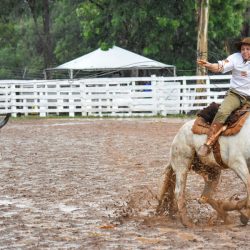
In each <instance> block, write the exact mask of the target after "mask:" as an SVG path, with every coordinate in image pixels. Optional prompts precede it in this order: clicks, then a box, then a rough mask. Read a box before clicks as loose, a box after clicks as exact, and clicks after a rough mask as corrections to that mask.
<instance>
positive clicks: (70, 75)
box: [69, 69, 73, 79]
mask: <svg viewBox="0 0 250 250" xmlns="http://www.w3.org/2000/svg"><path fill="white" fill-rule="evenodd" d="M69 78H70V79H73V69H70V70H69Z"/></svg>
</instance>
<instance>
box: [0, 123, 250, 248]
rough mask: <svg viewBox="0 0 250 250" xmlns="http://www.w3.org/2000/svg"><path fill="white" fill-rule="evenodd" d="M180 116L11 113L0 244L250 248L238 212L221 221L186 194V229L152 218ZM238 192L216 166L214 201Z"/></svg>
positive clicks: (196, 186)
mask: <svg viewBox="0 0 250 250" xmlns="http://www.w3.org/2000/svg"><path fill="white" fill-rule="evenodd" d="M184 122H185V120H181V119H167V118H164V119H156V118H145V119H144V118H140V119H11V120H10V122H9V123H8V124H7V125H6V126H5V127H4V128H3V129H2V130H1V134H0V136H1V146H0V152H1V156H2V159H1V161H0V181H1V185H0V249H181V248H183V249H249V248H250V241H249V240H250V233H249V231H250V225H247V226H242V225H241V223H240V220H239V214H238V213H235V212H232V213H231V217H232V219H233V223H232V224H231V225H227V226H226V225H223V223H222V221H220V220H219V219H217V217H216V213H215V212H214V211H213V210H212V209H211V208H210V207H209V206H208V205H200V204H199V203H198V202H197V199H198V198H199V196H200V194H201V191H202V188H203V181H202V178H201V177H200V176H198V175H197V174H195V173H193V172H191V173H190V174H189V176H188V184H187V199H188V204H187V205H188V211H189V216H190V217H191V218H192V220H193V221H194V222H195V223H196V225H197V227H196V228H194V229H187V228H185V227H183V226H182V224H181V223H180V222H179V220H178V219H171V218H168V216H166V215H165V216H157V215H156V214H155V208H156V205H157V199H156V195H157V192H158V188H159V183H160V180H161V178H162V174H163V172H164V167H165V165H166V163H167V161H168V158H169V148H170V145H171V141H172V139H173V137H174V135H175V134H176V132H177V131H178V129H179V128H180V126H181V125H182V124H183V123H184ZM233 195H235V196H238V197H240V198H241V197H244V195H245V189H244V186H243V184H242V183H241V181H240V180H239V178H238V177H236V176H235V174H234V173H233V172H232V171H230V170H227V171H225V172H224V173H223V176H222V179H221V183H220V185H219V190H218V198H221V197H223V198H224V197H228V198H229V197H231V196H233Z"/></svg>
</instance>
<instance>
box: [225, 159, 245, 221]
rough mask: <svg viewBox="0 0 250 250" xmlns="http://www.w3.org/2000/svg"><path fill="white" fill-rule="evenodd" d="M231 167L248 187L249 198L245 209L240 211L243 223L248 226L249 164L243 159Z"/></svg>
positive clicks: (236, 161)
mask: <svg viewBox="0 0 250 250" xmlns="http://www.w3.org/2000/svg"><path fill="white" fill-rule="evenodd" d="M230 167H231V168H232V169H233V170H234V171H235V172H236V173H237V175H238V176H239V177H240V178H241V180H242V181H243V182H244V184H245V186H246V191H247V198H246V202H245V205H246V206H245V209H242V210H241V211H240V213H241V216H240V220H241V223H242V224H244V225H246V224H247V223H248V221H249V218H250V174H249V170H248V167H247V164H246V162H245V160H244V158H243V157H241V158H238V159H235V161H234V162H233V164H232V165H231V164H230Z"/></svg>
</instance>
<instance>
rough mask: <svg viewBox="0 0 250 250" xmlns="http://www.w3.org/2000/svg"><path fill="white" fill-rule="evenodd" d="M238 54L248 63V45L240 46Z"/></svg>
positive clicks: (249, 46) (249, 58)
mask: <svg viewBox="0 0 250 250" xmlns="http://www.w3.org/2000/svg"><path fill="white" fill-rule="evenodd" d="M240 53H241V55H242V57H243V59H244V60H247V61H250V45H248V44H243V45H241V50H240Z"/></svg>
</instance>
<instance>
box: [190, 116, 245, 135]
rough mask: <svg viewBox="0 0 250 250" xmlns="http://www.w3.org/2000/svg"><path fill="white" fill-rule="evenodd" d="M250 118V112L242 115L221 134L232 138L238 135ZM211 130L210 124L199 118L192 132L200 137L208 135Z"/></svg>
mask: <svg viewBox="0 0 250 250" xmlns="http://www.w3.org/2000/svg"><path fill="white" fill-rule="evenodd" d="M248 116H249V112H246V113H245V114H243V115H241V116H240V117H239V119H238V120H237V121H236V122H234V123H233V124H230V125H229V126H228V127H227V129H226V130H225V131H223V132H222V133H221V135H224V136H230V135H235V134H237V133H238V132H239V131H240V130H241V128H242V126H243V125H244V123H245V121H246V119H247V117H248ZM209 128H210V124H209V123H207V122H206V121H205V120H204V119H203V118H202V117H200V116H198V117H197V118H196V120H195V122H194V124H193V127H192V132H193V133H194V134H198V135H202V134H207V133H208V131H209Z"/></svg>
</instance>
